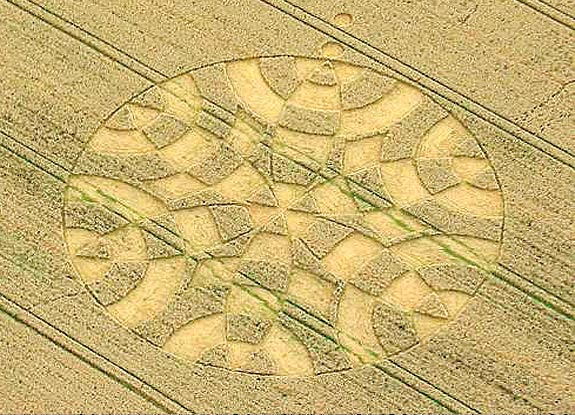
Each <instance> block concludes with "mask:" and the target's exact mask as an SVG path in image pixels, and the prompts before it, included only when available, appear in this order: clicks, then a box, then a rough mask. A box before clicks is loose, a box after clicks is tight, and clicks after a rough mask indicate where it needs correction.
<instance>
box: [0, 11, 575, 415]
mask: <svg viewBox="0 0 575 415" xmlns="http://www.w3.org/2000/svg"><path fill="white" fill-rule="evenodd" d="M7 1H8V2H10V3H12V4H14V5H17V6H18V7H20V8H23V9H25V10H26V11H28V12H30V13H31V14H32V15H34V16H35V17H38V18H40V19H42V20H44V21H46V22H47V23H49V24H50V25H52V26H54V27H56V28H58V29H59V30H61V31H64V32H65V33H67V34H68V35H70V36H72V37H74V38H75V39H76V40H79V41H80V42H82V43H84V44H86V45H88V46H90V47H91V48H93V49H95V50H97V51H98V52H99V53H102V54H104V55H105V56H107V57H108V58H110V59H112V60H114V61H116V62H118V63H119V64H121V65H122V66H124V67H126V68H128V69H130V70H131V71H133V72H136V73H138V74H139V75H141V76H142V77H144V78H145V79H148V80H150V81H151V82H154V83H157V82H160V81H162V80H164V79H166V76H165V75H163V74H162V73H160V72H158V71H156V70H155V69H153V68H151V67H149V66H147V65H146V64H144V63H142V62H140V61H139V60H137V59H136V58H134V57H132V56H130V55H128V54H126V53H124V52H123V51H121V50H119V49H117V48H116V47H115V46H114V45H111V44H109V43H107V42H106V41H104V40H102V39H99V38H96V37H94V36H93V35H91V34H90V33H88V32H86V31H84V30H83V29H82V28H80V27H78V26H76V25H75V24H74V23H71V22H66V21H63V20H61V19H60V18H59V17H58V16H56V15H54V14H52V13H51V12H50V11H49V10H46V9H44V8H43V7H41V6H39V5H37V4H35V3H32V2H30V1H27V0H7ZM261 1H264V2H265V3H267V4H271V3H279V2H280V1H276V0H261ZM282 3H283V2H282ZM274 7H276V6H274ZM30 8H36V10H34V11H33V12H32V11H30ZM282 11H285V10H282ZM287 13H288V14H290V15H292V14H291V13H289V12H287ZM48 14H49V15H50V17H46V16H47V15H48ZM292 17H295V18H298V17H297V16H294V15H292ZM314 18H315V17H314ZM316 19H318V18H316ZM298 20H300V19H299V18H298ZM319 20H321V19H319ZM303 22H304V23H306V24H310V25H311V26H312V27H314V28H315V29H317V30H319V31H321V32H324V29H322V28H318V27H315V26H313V25H312V24H311V23H308V22H305V21H303ZM321 22H322V24H325V25H327V26H330V25H329V24H328V23H326V22H324V21H323V20H321ZM330 31H333V32H336V31H338V29H336V28H335V27H332V29H330V30H326V31H325V32H324V33H326V32H328V33H326V34H329V35H330V36H332V37H334V38H336V39H338V40H340V41H341V42H342V43H346V42H348V39H346V38H345V36H343V35H341V34H340V33H336V35H337V36H336V35H334V34H332V33H329V32H330ZM343 33H345V32H343ZM346 36H350V35H347V34H346ZM350 37H352V36H350ZM342 39H343V40H342ZM354 43H357V44H358V45H359V46H360V47H356V45H355V44H354ZM346 44H348V46H350V47H352V48H354V49H355V50H357V51H358V52H360V53H362V54H364V55H366V56H369V57H371V58H372V59H374V60H376V61H378V62H380V63H382V64H383V65H386V66H388V64H387V63H385V62H383V61H380V60H378V59H377V58H376V57H374V56H373V55H375V56H377V54H373V53H372V54H370V53H367V52H365V51H363V50H362V49H370V48H371V49H374V50H375V51H377V49H375V48H373V47H372V46H370V45H369V44H367V43H365V42H363V41H361V40H360V39H356V40H353V41H351V42H349V43H346ZM378 53H381V54H382V55H384V54H383V52H381V51H378ZM388 58H391V57H388ZM391 59H393V58H391ZM397 65H399V66H401V65H403V66H404V68H403V72H402V71H401V70H397V72H398V73H399V74H400V75H401V76H402V77H403V78H406V79H408V80H409V81H411V83H417V84H418V85H420V86H422V87H423V88H424V89H426V90H429V91H431V92H433V93H435V94H437V95H438V96H441V97H442V98H445V99H448V100H450V101H451V102H453V103H455V104H457V105H459V106H461V107H462V108H465V109H466V110H469V111H471V112H473V113H475V114H476V115H479V116H480V117H481V118H483V119H484V120H486V121H488V122H490V123H492V124H493V125H496V126H498V127H499V128H501V129H502V130H504V131H506V132H508V133H510V134H513V135H515V136H521V137H519V138H520V139H522V140H523V141H526V142H527V143H529V144H531V145H533V146H534V147H537V148H539V149H540V150H541V151H543V152H545V153H547V154H549V155H551V156H552V157H554V158H556V159H558V160H560V161H562V162H563V163H565V164H568V165H570V166H573V164H572V155H571V154H569V153H567V152H565V151H564V150H562V149H560V148H559V147H557V146H555V145H554V144H553V143H550V142H548V141H546V140H544V139H543V138H541V137H537V136H536V135H534V134H531V133H529V132H528V131H527V130H524V129H522V128H521V127H519V126H517V125H516V124H514V123H513V122H511V121H509V120H507V119H505V118H504V117H501V116H499V115H497V114H495V113H491V112H490V111H489V110H488V109H486V108H484V107H481V106H480V104H478V103H475V102H473V101H471V100H469V98H467V97H465V96H463V95H461V96H460V97H458V95H460V94H458V93H457V92H456V91H453V90H449V88H447V87H445V86H444V85H442V84H440V83H439V82H438V81H436V80H433V79H432V78H428V79H427V80H426V81H416V80H414V79H412V78H411V72H412V71H417V70H416V69H415V68H410V67H408V66H407V65H405V64H403V63H401V62H399V61H397ZM388 67H389V68H391V69H392V70H396V69H395V68H394V67H393V66H392V65H389V66H388ZM404 72H405V73H404ZM418 78H419V79H421V78H422V76H421V75H420V76H419V77H418ZM423 78H425V75H423ZM426 83H429V84H430V85H432V86H428V85H426ZM433 83H436V84H438V85H439V86H440V87H441V88H444V89H447V90H448V92H449V93H445V95H444V94H443V93H444V92H445V91H442V90H441V88H439V87H435V86H434V85H433ZM434 87H435V88H436V89H438V90H440V92H437V91H436V90H434ZM450 94H451V95H454V96H455V97H456V98H457V99H459V98H461V102H459V101H458V100H457V99H451V98H450ZM525 137H527V138H525ZM0 138H6V136H4V137H0ZM8 138H9V139H11V140H13V141H15V142H16V143H18V144H19V145H20V147H19V148H17V147H18V146H8V145H4V144H2V142H1V140H0V144H2V147H4V148H6V149H8V150H10V151H11V152H13V153H15V154H17V155H19V156H20V157H22V158H25V159H26V160H27V161H30V160H29V158H28V157H27V155H29V153H36V157H37V156H38V153H37V152H36V151H35V150H33V149H31V148H29V147H26V146H24V145H23V144H22V143H20V142H18V141H16V140H15V139H13V138H11V137H8ZM563 153H564V154H563ZM41 157H42V158H43V159H46V160H43V163H41V165H42V166H44V165H46V163H48V164H50V163H51V164H53V165H54V166H57V163H55V162H54V161H52V160H49V159H47V158H46V157H44V156H41ZM566 160H567V161H566ZM51 167H53V166H51ZM59 167H61V166H57V169H56V170H58V173H61V171H59ZM43 170H46V169H43ZM46 171H47V170H46ZM47 172H48V173H49V174H51V175H53V176H54V177H56V178H58V179H60V180H62V179H61V178H60V177H58V176H57V175H55V174H53V172H51V171H47ZM64 173H66V172H64ZM516 288H518V287H516ZM521 290H524V289H523V288H521ZM528 294H529V293H528ZM530 295H531V294H530ZM27 324H29V323H27ZM54 330H57V328H55V327H54ZM72 341H73V340H72ZM63 347H64V346H63ZM78 347H83V346H82V345H81V344H78ZM98 356H100V355H98ZM100 357H101V358H102V359H106V358H105V357H103V356H100ZM106 360H107V359H106ZM110 363H111V362H110ZM112 364H113V363H112ZM120 369H121V368H120ZM409 386H410V387H412V388H415V389H416V390H417V388H416V387H414V385H412V384H410V385H409ZM160 394H161V393H160ZM177 409H179V410H181V408H177Z"/></svg>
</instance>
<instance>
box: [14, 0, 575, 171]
mask: <svg viewBox="0 0 575 415" xmlns="http://www.w3.org/2000/svg"><path fill="white" fill-rule="evenodd" d="M6 1H7V2H8V3H11V4H13V5H14V6H17V7H18V8H20V9H22V10H24V11H25V12H27V13H29V14H31V15H33V16H34V17H36V18H38V19H40V20H42V21H44V22H46V23H48V24H49V25H51V26H53V27H54V28H56V29H58V30H60V31H62V32H64V33H66V34H68V35H69V36H72V37H73V38H74V39H76V40H78V41H80V42H82V43H84V44H85V45H87V46H89V47H90V48H92V49H93V50H95V51H97V52H99V53H101V54H103V55H105V56H106V57H108V58H109V59H112V60H113V61H115V62H117V63H118V64H120V65H122V66H124V67H125V68H127V69H129V70H131V71H132V72H135V73H137V74H138V75H140V76H142V77H143V78H145V79H147V80H149V81H150V82H153V83H158V82H161V81H163V80H166V79H167V76H166V75H164V74H163V73H161V72H160V71H158V70H156V69H154V68H153V67H151V66H150V65H148V64H146V63H144V62H142V61H141V60H139V59H137V58H136V57H134V56H131V55H130V54H128V53H126V52H124V51H123V50H121V49H119V48H118V47H116V46H114V45H113V44H111V43H109V42H107V41H105V40H103V39H101V38H100V37H98V36H96V35H94V34H92V33H91V32H89V31H87V30H85V29H83V28H82V27H80V26H78V25H76V24H75V23H73V22H71V21H69V20H67V19H64V18H63V17H61V16H59V15H57V14H55V13H53V12H52V11H50V10H47V9H46V8H45V7H42V6H41V5H39V4H38V3H36V2H33V1H31V0H6ZM259 1H261V2H263V3H265V4H267V5H269V6H270V7H272V8H274V9H275V10H277V11H279V12H282V13H284V14H287V15H289V16H290V17H292V18H294V19H297V20H298V21H300V22H301V23H302V24H305V25H307V26H309V27H310V28H312V29H314V30H317V31H319V32H321V33H323V34H325V35H327V36H330V37H332V38H333V39H335V40H337V41H339V42H341V43H342V44H345V45H346V46H348V47H350V48H351V49H353V50H354V51H356V52H357V53H360V54H361V55H364V56H366V57H368V58H370V59H372V60H374V61H375V62H377V63H379V64H381V65H383V66H385V67H386V68H388V69H389V70H391V71H392V72H394V73H395V75H396V76H397V77H398V78H399V79H401V80H403V81H405V82H407V83H409V84H411V85H417V86H418V87H419V88H421V89H423V90H424V91H425V92H427V93H431V94H432V95H434V96H437V97H439V98H442V99H445V100H447V101H449V102H451V103H453V104H455V105H457V106H459V107H460V108H462V109H464V110H467V111H469V112H471V113H473V114H474V115H476V116H478V117H479V118H481V119H482V120H484V121H486V122H488V123H490V124H491V125H493V126H496V127H497V128H499V129H501V130H502V131H505V132H507V133H509V134H511V135H512V136H514V137H515V138H517V139H519V140H521V141H523V142H525V143H527V144H529V145H531V146H533V147H534V148H537V149H538V150H540V151H542V152H543V153H545V154H547V155H548V156H550V157H552V158H554V159H556V160H558V161H560V162H561V163H564V164H566V165H568V166H570V167H572V168H574V167H575V155H574V154H572V153H570V152H569V151H566V150H564V149H562V148H561V147H559V146H558V145H556V144H554V143H552V142H551V141H549V140H547V139H545V138H543V137H540V136H538V135H536V134H534V133H532V132H530V131H528V130H527V129H525V128H524V127H521V126H520V125H518V124H516V123H515V122H514V121H512V120H510V119H508V118H506V117H504V116H502V115H500V114H497V113H496V112H494V111H492V110H490V109H489V108H486V107H485V106H483V105H482V104H480V103H479V102H476V101H474V100H473V99H471V98H469V97H467V96H465V95H464V94H462V93H460V92H459V91H456V90H454V89H453V88H451V87H449V86H447V85H446V84H444V83H443V82H441V81H440V80H437V79H434V78H432V77H430V76H428V75H426V74H425V73H423V72H421V71H419V70H418V69H417V68H415V67H413V66H410V65H408V64H406V63H405V62H402V61H401V60H399V59H397V58H395V57H393V56H391V55H389V54H388V53H386V52H384V51H382V50H380V49H377V48H375V47H374V46H372V45H370V44H369V43H368V42H365V41H364V40H362V39H360V38H358V37H356V36H354V35H351V34H349V33H347V32H346V31H343V30H341V29H339V28H337V27H336V26H334V25H332V24H330V23H328V22H326V21H325V20H323V19H321V18H320V17H317V16H315V15H313V14H311V13H309V12H308V11H306V10H304V9H303V8H301V7H299V6H297V5H294V4H292V3H290V2H288V1H286V0H259Z"/></svg>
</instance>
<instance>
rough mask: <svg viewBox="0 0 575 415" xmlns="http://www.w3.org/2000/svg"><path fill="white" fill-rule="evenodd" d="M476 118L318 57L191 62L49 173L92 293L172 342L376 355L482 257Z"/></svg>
mask: <svg viewBox="0 0 575 415" xmlns="http://www.w3.org/2000/svg"><path fill="white" fill-rule="evenodd" d="M502 215H503V210H502V200H501V192H500V189H499V186H498V182H497V179H496V177H495V175H494V172H493V170H492V168H491V166H490V164H489V161H488V160H487V159H486V157H485V154H484V153H483V151H482V150H481V148H480V146H479V145H478V143H477V141H476V140H475V138H474V137H473V136H472V135H471V134H470V133H469V132H468V131H467V130H466V128H465V127H464V126H462V125H461V124H460V123H459V122H458V121H457V120H456V119H454V118H453V117H452V116H450V114H449V113H447V112H446V111H445V110H444V109H443V108H442V107H441V106H439V105H438V104H436V103H435V102H434V101H433V100H431V99H430V98H428V97H426V96H425V95H423V94H422V93H421V92H420V91H418V90H416V89H414V88H412V87H410V86H408V85H406V84H403V83H401V82H398V81H396V80H394V79H391V78H389V77H387V76H384V75H382V74H380V73H378V72H375V71H373V70H371V69H367V68H362V67H357V66H353V65H349V64H347V63H344V62H340V61H338V60H337V59H333V58H329V57H326V58H322V59H304V58H294V57H289V56H283V57H274V58H261V59H248V60H242V61H236V62H229V63H222V64H216V65H211V66H207V67H204V68H201V69H198V70H194V71H192V72H190V73H187V74H184V75H181V76H178V77H176V78H174V79H172V80H169V81H167V82H164V83H162V84H159V85H157V86H155V87H153V88H152V89H149V90H147V91H145V92H143V93H142V94H141V95H139V96H137V97H136V98H134V99H133V100H132V101H131V102H129V103H127V104H125V105H123V106H122V107H121V108H119V109H118V110H117V111H116V112H115V113H114V114H113V115H112V116H111V117H110V118H109V119H108V120H107V121H106V122H105V123H104V124H103V125H102V126H101V127H100V128H99V129H98V130H97V132H96V133H95V134H94V136H93V137H92V139H91V141H90V142H89V144H88V146H87V148H86V150H85V151H84V153H83V154H82V155H81V157H80V159H79V160H78V162H77V165H76V167H75V171H74V175H73V176H72V177H71V178H70V181H69V185H68V187H67V190H66V200H65V206H64V222H65V227H66V231H65V232H66V240H67V243H68V248H69V251H70V255H71V258H72V260H73V262H74V264H75V266H76V268H77V270H78V272H79V274H80V275H81V277H82V279H83V281H84V282H85V284H86V286H87V288H88V289H89V291H90V292H91V294H92V295H93V296H94V298H95V299H96V300H97V301H98V302H99V303H101V304H102V306H105V307H107V309H108V310H109V312H110V313H111V314H112V315H114V316H115V317H116V318H117V319H119V320H120V321H122V322H123V324H125V325H126V326H128V327H129V328H130V329H131V330H133V331H134V332H135V333H137V334H138V335H140V336H141V337H142V338H144V339H146V340H147V341H149V342H151V343H153V344H154V345H156V346H158V347H162V348H164V349H165V350H166V351H168V352H170V353H173V354H174V355H176V356H178V357H180V358H183V359H188V360H192V361H194V362H197V363H198V364H204V365H212V366H218V367H223V368H228V369H231V370H238V371H242V372H247V373H257V374H261V375H313V374H322V373H328V372H334V371H342V370H348V369H351V368H353V367H357V366H360V365H363V364H371V363H376V362H377V361H380V360H382V359H385V358H386V357H388V356H390V355H393V354H396V353H401V352H402V351H403V350H406V349H408V348H412V347H417V345H418V344H419V343H421V342H423V341H425V340H426V339H427V338H428V337H429V336H432V335H433V334H434V333H436V332H437V331H438V330H445V329H448V325H449V322H450V321H452V320H453V319H454V318H457V315H458V314H459V313H461V312H464V310H465V305H466V304H467V303H468V302H469V301H471V300H472V298H473V295H474V293H475V292H476V290H477V289H478V287H479V286H480V285H481V283H482V282H483V280H484V278H485V276H486V274H485V269H486V268H487V267H488V265H489V264H490V263H491V262H492V261H493V260H494V259H495V258H496V256H497V252H498V248H499V242H500V237H501V229H502Z"/></svg>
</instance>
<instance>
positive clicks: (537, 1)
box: [517, 0, 575, 29]
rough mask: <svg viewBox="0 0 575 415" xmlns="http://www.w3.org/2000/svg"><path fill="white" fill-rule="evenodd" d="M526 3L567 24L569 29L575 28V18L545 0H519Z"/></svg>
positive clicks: (558, 21)
mask: <svg viewBox="0 0 575 415" xmlns="http://www.w3.org/2000/svg"><path fill="white" fill-rule="evenodd" d="M517 1H518V2H520V3H523V4H524V5H526V6H528V7H531V8H532V9H533V10H535V11H537V12H539V13H541V14H543V15H545V16H547V17H548V18H550V19H552V20H555V21H556V22H557V23H560V24H562V25H565V26H567V27H568V28H569V29H575V18H574V17H573V16H572V15H570V14H568V13H565V12H564V11H562V10H559V9H558V8H557V7H554V6H553V5H551V4H549V3H548V2H546V1H543V0H517Z"/></svg>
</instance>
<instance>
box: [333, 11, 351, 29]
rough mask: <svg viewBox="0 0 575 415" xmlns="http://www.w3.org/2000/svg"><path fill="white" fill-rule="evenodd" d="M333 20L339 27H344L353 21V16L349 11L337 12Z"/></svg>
mask: <svg viewBox="0 0 575 415" xmlns="http://www.w3.org/2000/svg"><path fill="white" fill-rule="evenodd" d="M333 21H334V22H335V24H336V25H337V26H339V27H346V26H350V25H351V24H352V23H353V17H352V15H351V14H349V13H339V14H336V15H335V17H334V18H333Z"/></svg>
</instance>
